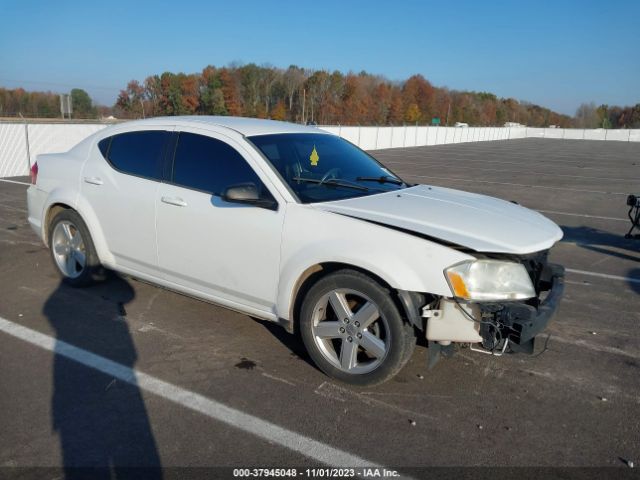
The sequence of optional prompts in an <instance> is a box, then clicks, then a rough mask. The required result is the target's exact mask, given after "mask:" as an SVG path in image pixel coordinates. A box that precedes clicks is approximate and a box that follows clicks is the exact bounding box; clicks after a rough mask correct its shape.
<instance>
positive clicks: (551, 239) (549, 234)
mask: <svg viewBox="0 0 640 480" xmlns="http://www.w3.org/2000/svg"><path fill="white" fill-rule="evenodd" d="M314 206H315V207H316V208H319V209H322V210H326V211H329V212H334V213H338V214H342V215H348V216H350V217H355V218H359V219H363V220H368V221H371V222H376V223H379V224H382V225H386V226H389V227H392V228H393V227H395V228H398V229H402V230H406V231H410V232H415V233H418V234H422V235H426V236H429V237H432V238H435V239H439V240H442V241H444V242H447V243H453V244H456V245H460V246H463V247H467V248H470V249H472V250H475V251H478V252H500V253H513V254H524V253H531V252H537V251H540V250H546V249H548V248H550V247H551V246H552V245H553V244H554V243H555V242H557V241H558V240H560V239H561V238H562V230H561V229H560V227H558V225H556V224H555V223H554V222H552V221H551V220H549V219H548V218H546V217H544V216H543V215H541V214H539V213H538V212H535V211H533V210H529V209H527V208H524V207H521V206H520V205H517V204H515V203H512V202H507V201H505V200H500V199H498V198H493V197H488V196H486V195H478V194H475V193H468V192H463V191H460V190H453V189H450V188H442V187H435V186H428V185H416V186H414V187H410V188H406V189H404V190H396V191H392V192H385V193H381V194H377V195H369V196H365V197H359V198H352V199H348V200H338V201H334V202H324V203H316V204H314Z"/></svg>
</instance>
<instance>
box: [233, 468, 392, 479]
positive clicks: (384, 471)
mask: <svg viewBox="0 0 640 480" xmlns="http://www.w3.org/2000/svg"><path fill="white" fill-rule="evenodd" d="M233 476H234V477H235V478H254V477H265V478H267V477H310V478H354V477H361V478H394V477H399V476H400V474H399V473H398V472H397V471H396V470H392V469H388V468H379V467H375V468H357V469H356V468H306V469H296V468H235V469H234V470H233Z"/></svg>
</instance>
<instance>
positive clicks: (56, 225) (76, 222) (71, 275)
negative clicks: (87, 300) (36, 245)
mask: <svg viewBox="0 0 640 480" xmlns="http://www.w3.org/2000/svg"><path fill="white" fill-rule="evenodd" d="M49 251H50V253H51V258H52V260H53V264H54V265H55V266H56V269H57V270H58V272H59V273H60V275H61V276H62V278H63V281H64V282H65V283H67V284H68V285H71V286H73V287H84V286H87V285H91V284H93V283H96V282H98V281H100V280H103V279H104V269H103V268H102V266H101V265H100V260H99V259H98V255H97V253H96V250H95V247H94V245H93V240H92V239H91V234H90V233H89V229H88V228H87V226H86V224H85V223H84V221H83V220H82V218H81V217H80V215H79V214H78V213H77V212H75V211H74V210H63V211H61V212H60V213H58V214H57V215H56V216H55V217H54V218H53V220H52V221H51V224H50V225H49Z"/></svg>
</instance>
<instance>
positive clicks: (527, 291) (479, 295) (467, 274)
mask: <svg viewBox="0 0 640 480" xmlns="http://www.w3.org/2000/svg"><path fill="white" fill-rule="evenodd" d="M445 275H446V277H447V280H448V282H449V287H451V291H452V292H453V295H454V296H455V297H458V298H462V299H464V300H484V301H490V300H523V299H526V298H532V297H535V296H536V291H535V289H534V288H533V283H531V278H530V277H529V274H528V273H527V270H526V269H525V268H524V266H523V265H522V264H520V263H514V262H505V261H502V260H475V261H469V262H464V263H460V264H458V265H454V266H453V267H450V268H448V269H446V270H445Z"/></svg>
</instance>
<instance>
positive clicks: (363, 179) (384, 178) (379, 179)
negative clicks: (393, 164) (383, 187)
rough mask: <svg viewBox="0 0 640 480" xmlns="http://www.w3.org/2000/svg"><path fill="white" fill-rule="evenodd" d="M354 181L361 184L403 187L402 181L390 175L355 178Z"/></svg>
mask: <svg viewBox="0 0 640 480" xmlns="http://www.w3.org/2000/svg"><path fill="white" fill-rule="evenodd" d="M356 180H358V181H361V182H378V183H393V184H394V185H404V182H403V181H402V180H400V179H399V178H397V177H392V176H390V175H381V176H380V177H357V178H356Z"/></svg>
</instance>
